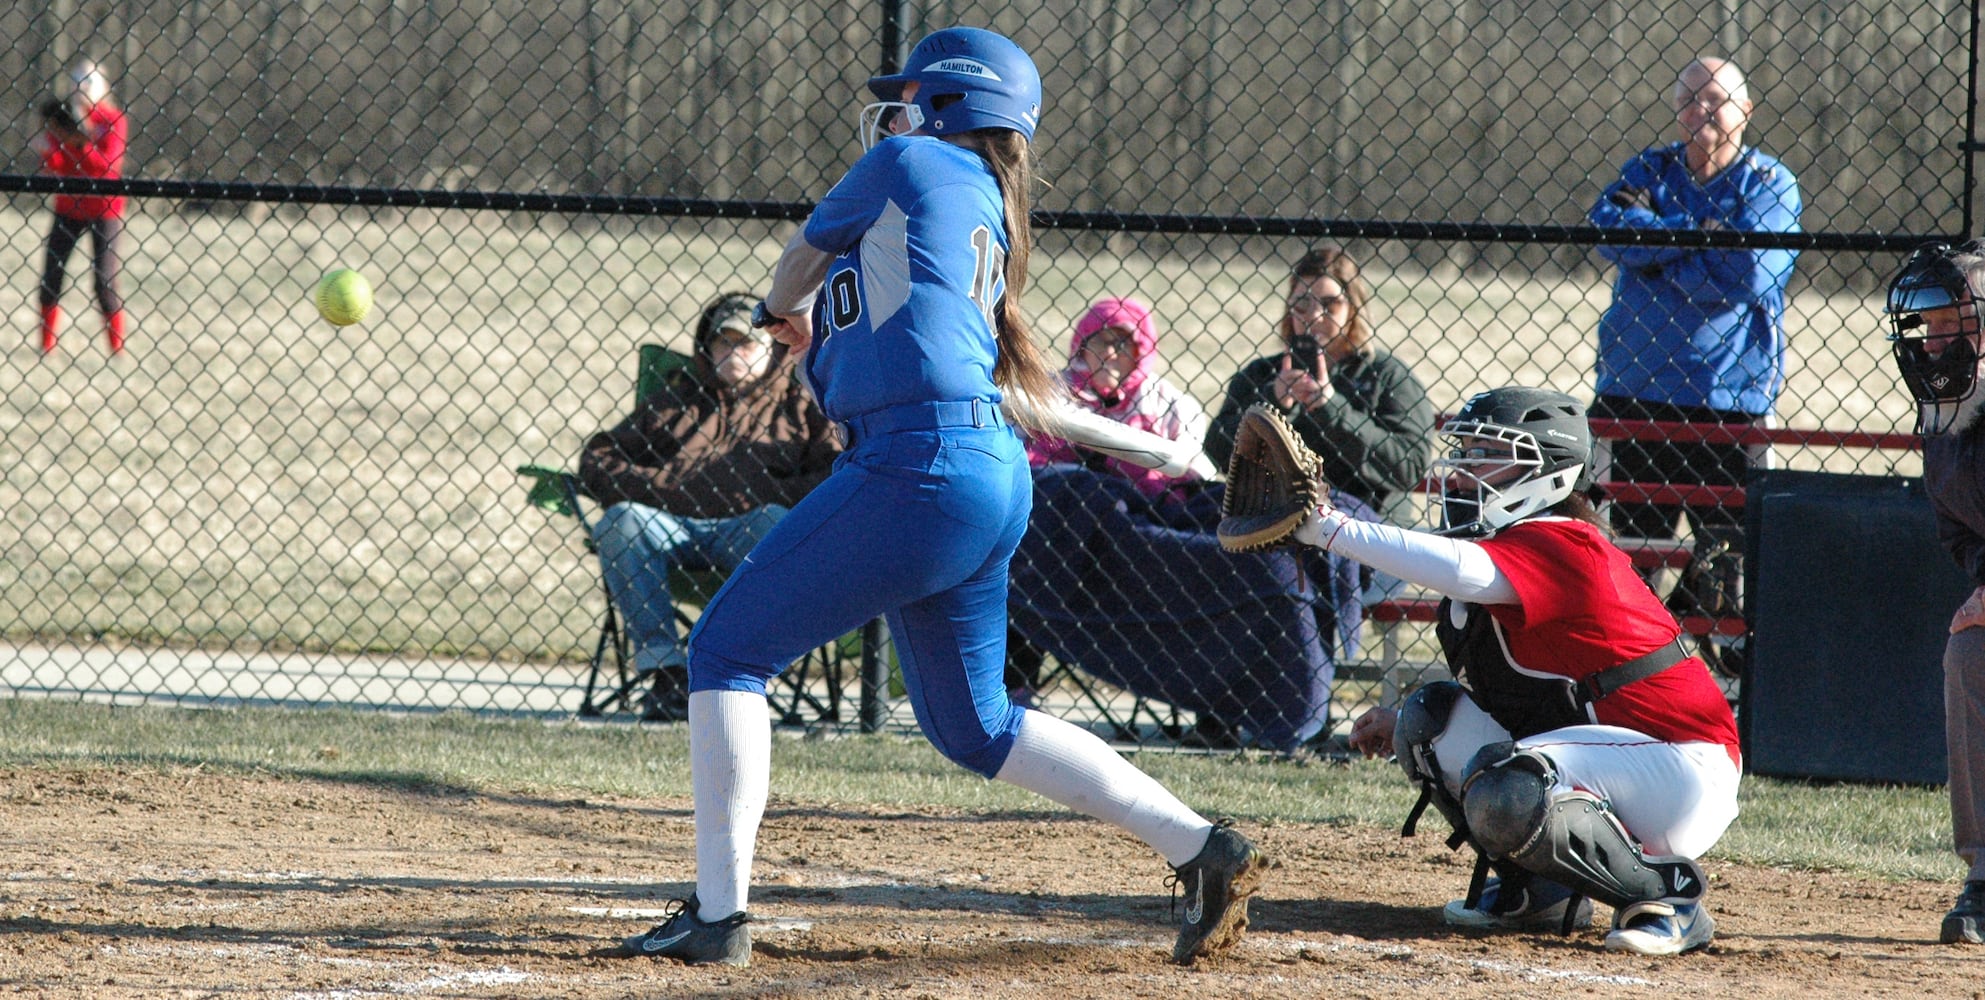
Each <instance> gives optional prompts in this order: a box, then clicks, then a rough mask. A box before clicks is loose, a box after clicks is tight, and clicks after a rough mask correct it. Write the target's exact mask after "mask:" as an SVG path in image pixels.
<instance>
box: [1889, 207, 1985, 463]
mask: <svg viewBox="0 0 1985 1000" xmlns="http://www.w3.org/2000/svg"><path fill="white" fill-rule="evenodd" d="M1974 273H1978V274H1980V275H1981V277H1985V241H1980V240H1972V241H1970V242H1968V243H1964V244H1961V245H1959V246H1955V247H1953V246H1951V245H1950V244H1947V243H1931V244H1927V245H1925V246H1922V247H1918V248H1917V249H1916V252H1915V253H1912V254H1910V255H1909V259H1908V260H1907V261H1905V262H1904V263H1903V265H1902V270H1900V271H1898V272H1896V275H1895V279H1894V280H1892V281H1890V282H1889V291H1888V301H1887V303H1886V304H1885V305H1884V306H1883V308H1882V312H1883V313H1885V314H1887V316H1888V319H1889V338H1888V339H1889V343H1890V344H1891V345H1892V346H1893V347H1894V349H1895V365H1896V368H1898V369H1900V370H1901V372H1902V384H1903V385H1905V386H1907V387H1908V388H1909V394H1910V395H1911V396H1913V397H1914V398H1915V399H1916V431H1917V433H1919V434H1942V433H1944V432H1945V431H1949V430H1952V429H1954V428H1956V427H1957V426H1958V424H1959V423H1960V422H1961V421H1960V417H1969V416H1970V415H1971V413H1972V412H1974V411H1976V409H1977V407H1978V402H1977V401H1975V400H1974V399H1973V397H1974V396H1975V395H1976V394H1977V388H1978V333H1979V320H1978V306H1977V305H1976V304H1975V302H1974V297H1973V295H1972V284H1971V275H1972V274H1974ZM1967 305H1968V306H1970V308H1969V309H1965V308H1964V307H1966V306H1967ZM1944 309H1956V310H1958V312H1957V313H1955V314H1948V315H1955V317H1956V319H1957V323H1956V325H1955V326H1951V325H1948V324H1945V323H1939V324H1937V326H1936V328H1935V329H1932V324H1931V323H1930V322H1929V320H1928V319H1926V318H1925V316H1924V314H1925V313H1929V312H1935V311H1937V310H1944ZM1948 315H1947V317H1946V318H1948ZM1967 404H1969V405H1967ZM1962 422H1963V423H1969V420H1968V419H1966V420H1963V421H1962Z"/></svg>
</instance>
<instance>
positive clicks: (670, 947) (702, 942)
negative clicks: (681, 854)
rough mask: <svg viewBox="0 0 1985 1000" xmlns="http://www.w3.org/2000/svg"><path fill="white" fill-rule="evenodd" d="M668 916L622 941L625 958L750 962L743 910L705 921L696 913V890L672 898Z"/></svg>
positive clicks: (748, 933)
mask: <svg viewBox="0 0 1985 1000" xmlns="http://www.w3.org/2000/svg"><path fill="white" fill-rule="evenodd" d="M665 912H667V914H668V919H667V920H664V921H662V922H661V923H659V924H656V925H655V926H654V928H652V929H651V930H649V931H648V932H647V933H646V934H636V935H634V936H633V937H631V938H628V939H627V940H625V941H622V942H621V943H620V951H619V952H618V954H619V955H620V956H621V957H624V958H640V957H643V956H646V957H649V958H673V959H675V960H676V961H678V962H682V963H685V964H687V965H740V966H742V965H750V964H751V927H750V925H749V924H748V923H747V922H746V920H747V918H746V917H745V915H744V911H743V910H739V911H738V912H736V913H733V914H731V915H730V916H728V917H725V918H723V919H722V920H718V921H714V922H712V923H704V922H703V921H702V919H700V918H699V917H697V916H696V894H695V893H690V895H689V898H688V899H676V900H670V901H669V909H668V910H667V911H665Z"/></svg>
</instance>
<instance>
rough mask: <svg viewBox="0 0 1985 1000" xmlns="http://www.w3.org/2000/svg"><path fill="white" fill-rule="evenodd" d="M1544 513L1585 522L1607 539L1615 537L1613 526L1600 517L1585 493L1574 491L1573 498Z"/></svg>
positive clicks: (1559, 502) (1554, 505) (1589, 496)
mask: <svg viewBox="0 0 1985 1000" xmlns="http://www.w3.org/2000/svg"><path fill="white" fill-rule="evenodd" d="M1544 513H1546V514H1555V515H1557V516H1559V517H1569V518H1571V519H1572V520H1574V521H1584V522H1585V523H1587V524H1590V525H1592V526H1593V527H1595V528H1598V529H1599V533H1600V534H1603V535H1605V536H1606V537H1607V538H1611V537H1613V526H1612V525H1611V524H1609V523H1607V521H1606V519H1605V518H1604V517H1602V516H1600V514H1599V508H1598V507H1597V506H1596V505H1594V504H1593V502H1592V497H1591V495H1590V494H1588V493H1585V492H1583V491H1580V490H1573V491H1572V494H1571V496H1568V497H1566V498H1564V499H1563V500H1560V501H1558V502H1557V503H1554V504H1552V505H1551V507H1550V509H1549V510H1547V511H1545V512H1544Z"/></svg>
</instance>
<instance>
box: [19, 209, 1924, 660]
mask: <svg viewBox="0 0 1985 1000" xmlns="http://www.w3.org/2000/svg"><path fill="white" fill-rule="evenodd" d="M172 208H173V206H171V205H169V204H165V203H156V202H153V203H146V205H145V207H144V209H143V210H141V211H139V212H137V213H136V214H134V215H133V217H132V218H131V219H130V220H129V226H128V229H127V237H128V243H127V257H126V267H125V272H124V274H125V280H126V287H125V292H126V297H127V298H128V300H129V302H130V309H131V310H132V314H133V316H134V317H135V327H134V329H133V331H132V339H131V343H132V349H131V352H130V354H129V355H128V356H127V357H124V358H120V359H116V360H110V359H107V358H106V357H105V356H104V352H103V348H102V345H101V343H100V333H99V331H98V321H97V319H96V318H95V316H94V315H93V310H92V308H91V306H90V304H89V302H88V299H87V289H86V287H85V286H86V285H87V284H88V282H87V281H86V280H83V281H78V280H75V279H77V278H81V277H82V272H81V267H80V258H78V261H76V262H72V275H73V277H72V281H71V284H70V288H69V290H68V292H67V294H66V296H65V305H66V306H67V308H68V309H69V311H70V313H71V315H72V317H73V322H72V323H71V325H70V327H69V329H68V332H67V334H66V335H65V337H64V339H63V346H62V349H61V352H60V353H59V354H58V355H57V356H56V357H54V358H51V359H42V358H41V357H39V355H38V353H37V352H36V350H35V346H34V344H33V342H32V338H31V337H29V336H27V335H26V332H27V331H31V330H33V329H34V326H35V323H36V314H35V308H34V303H33V282H32V281H28V280H22V281H16V282H12V283H10V284H8V285H7V286H6V287H5V288H0V311H4V313H5V315H6V316H7V317H8V319H9V321H10V323H11V325H12V327H13V329H15V330H17V331H21V332H22V333H23V335H22V336H20V337H17V338H14V340H12V341H11V342H9V343H10V346H5V347H0V426H4V427H8V428H10V430H9V431H8V433H6V434H5V435H0V526H4V530H0V565H6V566H8V567H9V568H10V569H11V570H12V572H7V573H0V629H4V631H5V632H6V634H8V635H9V636H11V637H15V638H20V637H36V638H65V637H80V638H86V639H94V638H97V637H109V638H112V639H118V640H128V641H132V642H137V643H140V644H172V645H176V646H186V645H199V646H208V647H225V648H231V649H285V648H302V649H310V650H336V651H366V652H391V653H426V654H432V655H436V656H457V655H459V656H466V657H476V658H488V659H494V660H534V661H543V660H555V659H563V660H576V659H582V658H583V656H584V653H585V652H586V651H587V650H589V649H590V642H591V637H592V630H593V625H594V622H595V621H596V620H597V615H598V614H599V608H598V601H599V595H598V593H597V581H596V573H595V571H594V567H593V565H592V564H591V562H590V560H589V558H588V556H587V554H586V553H585V551H584V549H583V548H582V547H581V545H580V544H579V542H578V540H577V538H576V537H575V532H574V531H573V530H572V525H571V524H570V523H569V522H560V521H557V520H554V519H552V518H550V517H548V516H547V515H546V514H545V513H544V512H542V511H539V510H536V509H533V508H530V507H527V506H526V505H525V504H524V502H523V500H524V492H525V491H524V486H523V484H522V483H521V482H520V480H519V477H518V476H517V474H516V473H515V471H514V469H515V468H516V467H517V466H519V465H523V464H527V463H544V464H550V465H554V466H564V467H570V466H571V465H572V463H573V462H574V461H575V460H576V455H577V452H578V450H579V448H580V445H581V443H582V442H583V441H584V439H585V437H586V436H587V435H589V434H591V433H592V432H593V431H595V430H597V429H600V428H602V427H605V426H608V425H610V424H611V423H613V422H615V421H616V420H618V419H619V418H620V417H621V416H622V415H623V414H624V413H625V412H626V411H627V409H628V407H629V402H630V399H629V397H630V394H631V391H632V383H633V374H634V371H633V369H634V366H633V356H634V351H635V347H636V345H637V344H639V343H641V342H643V341H661V342H665V343H669V344H672V345H674V346H677V347H682V346H685V345H686V341H687V336H688V330H689V329H690V326H691V324H692V322H693V319H694V316H695V314H696V311H697V308H698V307H699V306H700V305H701V303H703V302H704V301H707V300H708V299H709V298H710V297H712V296H713V295H714V294H715V293H716V292H718V291H721V290H724V289H728V288H747V289H749V288H762V287H763V286H764V285H765V283H766V281H767V276H768V275H769V273H770V269H771V266H772V264H773V262H774V260H775V258H776V255H777V253H778V250H779V247H780V245H781V244H782V242H783V234H784V232H786V231H787V230H785V229H780V228H777V227H769V226H764V225H760V224H750V223H740V224H733V223H728V222H699V221H696V220H643V221H639V222H636V221H630V220H625V219H610V220H599V219H591V218H579V219H571V220H568V219H564V218H545V217H530V216H522V215H514V216H504V215H498V214H494V213H477V214H469V213H437V212H427V211H405V212H400V211H386V210H381V211H377V212H368V211H363V210H344V211H340V210H337V209H333V208H329V207H323V206H319V207H313V208H309V209H296V208H282V209H277V210H275V211H273V212H269V211H258V212H253V213H249V214H246V215H241V216H220V215H206V214H199V213H195V212H175V211H172ZM46 218H47V217H46V213H45V211H44V210H43V209H41V208H40V207H39V200H38V199H16V200H14V201H13V202H12V204H11V205H7V204H0V269H4V270H5V271H6V273H10V274H17V275H30V274H33V273H35V271H36V269H37V267H38V266H39V253H40V251H41V246H42V240H43V238H44V232H45V228H46ZM1301 247H1302V244H1301V242H1300V241H1293V240H1291V241H1250V242H1246V243H1243V244H1240V245H1235V244H1232V243H1231V242H1229V241H1222V240H1209V241H1204V242H1203V243H1202V242H1195V241H1193V240H1191V239H1189V238H1184V237H1179V238H1166V239H1156V238H1154V239H1152V240H1150V241H1146V242H1143V243H1140V242H1138V241H1135V240H1131V239H1127V238H1126V239H1118V240H1113V241H1110V242H1109V243H1108V245H1107V247H1106V246H1105V245H1104V244H1103V243H1101V242H1099V241H1096V240H1094V239H1082V238H1073V237H1069V236H1067V235H1065V234H1056V235H1053V236H1051V237H1048V238H1044V239H1043V240H1042V242H1041V246H1040V249H1039V251H1038V252H1037V254H1036V257H1035V261H1034V268H1033V271H1034V281H1033V283H1032V284H1031V285H1030V286H1029V289H1028V294H1027V300H1026V307H1027V310H1028V312H1029V313H1030V314H1031V315H1032V316H1033V318H1034V320H1035V323H1036V329H1037V332H1038V334H1039V336H1040V337H1041V338H1042V339H1043V340H1044V341H1048V342H1051V343H1049V344H1048V347H1049V350H1050V354H1051V356H1055V357H1059V356H1061V355H1062V354H1063V353H1065V350H1066V347H1065V345H1066V342H1067V331H1068V329H1069V327H1070V325H1071V324H1072V322H1073V319H1074V317H1075V316H1077V315H1079V313H1080V312H1081V311H1082V309H1083V308H1084V307H1085V305H1086V304H1087V303H1088V302H1089V301H1090V300H1092V299H1093V298H1094V297H1096V296H1098V295H1100V294H1103V293H1106V292H1107V293H1111V294H1136V295H1141V296H1143V297H1145V298H1147V299H1150V300H1152V301H1153V302H1154V303H1155V305H1156V307H1157V312H1158V315H1159V316H1160V317H1161V319H1162V323H1161V325H1162V327H1163V329H1162V331H1161V334H1160V336H1161V345H1162V349H1163V351H1164V353H1165V356H1166V357H1167V359H1168V365H1169V369H1170V373H1171V375H1172V377H1173V378H1174V379H1176V380H1177V381H1179V382H1180V383H1181V384H1183V385H1184V386H1186V387H1187V388H1188V389H1189V391H1191V392H1192V393H1193V394H1194V395H1195V396H1197V397H1198V398H1199V399H1200V400H1202V401H1203V402H1205V403H1206V404H1207V405H1208V406H1215V405H1217V404H1218V401H1219V399H1220V396H1221V393H1222V389H1223V386H1224V384H1225V381H1226V379H1227V378H1228V377H1229V376H1230V375H1231V374H1232V373H1233V371H1234V370H1235V369H1236V368H1237V367H1238V366H1239V365H1241V364H1243V363H1245V362H1246V361H1247V360H1249V359H1251V358H1253V357H1255V356H1257V355H1258V354H1259V353H1261V352H1262V351H1263V350H1266V349H1268V348H1269V347H1270V345H1271V341H1272V340H1273V334H1272V332H1271V331H1272V329H1273V324H1274V321H1275V318H1276V316H1277V315H1278V314H1279V306H1278V305H1277V303H1278V302H1279V301H1280V292H1281V285H1282V282H1283V281H1284V280H1285V277H1286V269H1287V261H1288V260H1290V259H1293V258H1294V256H1296V254H1297V253H1298V252H1299V251H1300V249H1301ZM1401 250H1402V247H1401V246H1400V245H1398V244H1391V245H1386V246H1382V247H1380V248H1379V252H1378V253H1377V254H1376V255H1375V257H1376V258H1377V259H1375V260H1373V261H1372V262H1371V263H1370V265H1369V266H1368V268H1367V273H1368V275H1369V277H1370V279H1371V280H1372V282H1373V283H1374V286H1375V289H1376V295H1377V303H1376V305H1375V307H1374V310H1373V312H1374V316H1375V319H1376V328H1377V331H1378V335H1379V338H1380V339H1381V341H1382V342H1383V343H1385V344H1386V345H1388V346H1389V347H1390V348H1391V349H1393V350H1394V351H1395V352H1396V353H1398V354H1399V355H1400V356H1401V357H1402V358H1404V359H1406V360H1407V361H1408V362H1409V363H1411V364H1412V365H1413V366H1414V367H1415V369H1416V371H1417V372H1418V373H1419V375H1420V377H1421V378H1422V380H1424V381H1425V382H1426V383H1427V384H1428V387H1429V390H1430V392H1431V393H1432V395H1433V397H1434V400H1435V404H1436V406H1438V407H1440V408H1442V409H1451V408H1452V407H1453V406H1454V405H1455V404H1456V403H1457V401H1458V400H1460V399H1461V398H1463V397H1465V396H1466V395H1467V394H1469V393H1471V392H1474V391H1476V390H1478V389H1480V388H1482V387H1485V386H1490V385H1497V384H1505V383H1509V382H1518V381H1521V382H1532V383H1537V384H1545V385H1553V386H1558V387H1561V388H1564V389H1567V390H1569V391H1573V392H1579V393H1583V392H1585V391H1586V390H1587V387H1588V386H1589V382H1590V368H1591V358H1592V332H1591V331H1592V329H1593V327H1594V325H1595V323H1596V321H1597V317H1598V315H1599V312H1600V310H1601V309H1602V308H1603V307H1604V305H1605V303H1606V301H1607V300H1608V297H1609V295H1610V292H1609V290H1608V288H1607V287H1606V285H1605V284H1604V282H1603V280H1601V279H1599V278H1597V277H1594V276H1590V275H1588V276H1586V277H1583V278H1555V277H1552V278H1538V279H1534V280H1533V279H1531V278H1530V277H1529V276H1528V275H1527V274H1524V273H1522V272H1520V271H1514V270H1513V271H1512V272H1510V273H1507V274H1503V275H1497V274H1488V275H1480V274H1474V273H1457V272H1453V271H1451V270H1450V271H1440V270H1433V271H1429V270H1426V269H1424V268H1409V267H1407V266H1405V265H1404V264H1403V263H1401V264H1400V265H1399V266H1397V267H1391V266H1388V265H1387V263H1386V261H1387V260H1394V259H1397V260H1400V261H1402V262H1403V259H1404V255H1403V254H1401V253H1400V252H1399V251H1401ZM1811 263H1812V264H1813V266H1814V267H1824V266H1826V261H1824V260H1823V259H1822V258H1820V257H1818V256H1817V255H1815V256H1814V257H1813V258H1812V260H1811ZM334 266H348V267H354V268H357V269H358V270H360V271H362V272H363V273H365V274H366V275H367V276H368V277H369V278H370V279H371V281H372V284H373V285H374V288H375V290H376V293H377V305H376V307H375V311H374V314H373V315H372V316H371V317H369V318H368V319H367V320H366V322H365V323H363V324H360V325H358V326H354V327H348V328H344V329H337V328H333V327H331V326H329V325H328V324H326V323H324V322H322V321H321V320H319V319H318V318H317V317H316V315H315V314H314V312H313V311H312V309H311V307H310V306H309V304H308V299H309V294H310V290H311V287H312V285H313V283H314V282H315V281H316V280H317V278H318V277H319V276H320V275H322V274H323V273H324V272H325V271H327V270H329V269H330V268H332V267H334ZM1802 266H1803V265H1802ZM1788 328H1789V337H1790V340H1791V343H1792V353H1793V355H1794V362H1793V365H1792V372H1793V375H1792V384H1791V386H1790V387H1789V388H1788V390H1787V393H1786V396H1785V399H1784V403H1783V409H1784V411H1785V412H1784V414H1783V419H1784V422H1785V423H1787V424H1790V425H1795V426H1821V425H1826V426H1836V427H1838V426H1860V427H1865V428H1870V429H1876V430H1886V429H1894V428H1896V427H1903V428H1906V427H1907V426H1908V421H1909V407H1908V406H1907V403H1906V400H1905V399H1904V397H1903V394H1902V393H1901V392H1899V391H1898V390H1897V389H1896V387H1895V384H1894V379H1893V378H1892V377H1890V376H1889V374H1888V371H1887V367H1888V362H1887V359H1886V357H1885V355H1884V354H1883V352H1882V350H1881V344H1880V341H1879V329H1878V328H1879V315H1878V313H1877V311H1876V310H1875V308H1874V307H1873V305H1872V304H1871V303H1869V302H1868V301H1866V300H1864V299H1861V298H1858V297H1855V296H1851V295H1842V296H1832V297H1828V296H1822V295H1814V294H1805V295H1800V296H1797V297H1795V300H1794V302H1793V303H1792V308H1791V315H1790V318H1789V320H1788ZM1781 459H1782V460H1783V462H1784V463H1785V464H1788V465H1791V466H1794V467H1808V468H1818V467H1826V468H1834V469H1857V470H1860V471H1870V472H1883V471H1889V466H1888V465H1887V464H1886V461H1887V460H1886V459H1885V458H1884V457H1883V456H1879V455H1869V454H1866V453H1861V454H1856V453H1853V452H1845V451H1838V450H1835V451H1828V452H1824V453H1811V454H1785V455H1781ZM1897 471H1901V472H1904V473H1905V474H1907V473H1909V472H1912V471H1913V469H1912V468H1911V467H1909V466H1908V465H1907V463H1906V462H1905V464H1904V465H1903V466H1901V467H1898V469H1897Z"/></svg>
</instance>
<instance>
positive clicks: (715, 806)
mask: <svg viewBox="0 0 1985 1000" xmlns="http://www.w3.org/2000/svg"><path fill="white" fill-rule="evenodd" d="M771 782H772V716H771V714H770V713H769V712H768V711H767V709H766V704H765V696H764V695H762V694H752V693H751V692H749V691H697V692H695V693H693V694H691V695H690V696H689V784H690V787H691V789H693V790H694V792H695V795H696V901H697V904H698V910H697V919H699V920H706V921H708V920H722V919H723V918H725V917H728V916H730V915H731V914H733V913H736V912H738V911H739V910H742V909H744V905H745V897H746V896H747V895H748V893H749V891H750V888H751V856H752V851H753V849H754V848H755V847H756V846H757V843H758V821H759V820H760V819H762V818H764V816H765V796H766V794H767V793H768V791H769V788H770V786H771Z"/></svg>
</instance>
